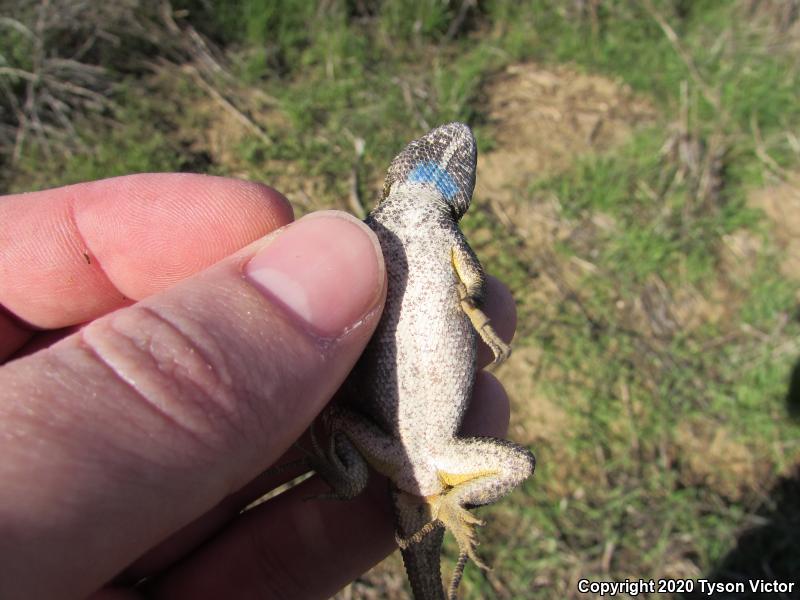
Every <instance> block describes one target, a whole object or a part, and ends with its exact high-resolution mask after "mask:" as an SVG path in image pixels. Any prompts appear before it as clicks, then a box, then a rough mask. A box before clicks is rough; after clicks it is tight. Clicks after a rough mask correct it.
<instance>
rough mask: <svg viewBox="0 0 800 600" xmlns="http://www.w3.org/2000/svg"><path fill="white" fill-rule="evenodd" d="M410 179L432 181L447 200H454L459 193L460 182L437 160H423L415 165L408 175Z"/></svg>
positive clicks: (422, 181) (421, 181) (424, 181)
mask: <svg viewBox="0 0 800 600" xmlns="http://www.w3.org/2000/svg"><path fill="white" fill-rule="evenodd" d="M408 180H409V181H415V182H417V183H432V184H433V185H434V186H436V189H437V190H439V192H440V193H441V194H442V196H444V198H445V200H452V199H453V196H455V195H456V194H457V193H458V184H457V183H456V182H455V180H453V177H452V176H451V175H450V173H448V172H447V171H445V170H444V169H443V168H441V167H440V166H439V165H437V164H436V163H435V162H430V161H427V162H423V163H420V164H418V165H417V166H416V167H414V170H413V171H411V173H409V175H408Z"/></svg>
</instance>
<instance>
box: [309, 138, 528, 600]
mask: <svg viewBox="0 0 800 600" xmlns="http://www.w3.org/2000/svg"><path fill="white" fill-rule="evenodd" d="M476 163H477V151H476V145H475V139H474V137H473V135H472V131H471V130H470V129H469V127H467V126H466V125H463V124H461V123H450V124H448V125H443V126H441V127H438V128H436V129H434V130H432V131H430V132H429V133H427V134H426V135H425V136H423V137H421V138H420V139H418V140H414V141H413V142H411V143H410V144H409V145H408V146H406V147H405V149H404V150H403V151H402V152H401V153H400V154H399V155H398V156H397V157H396V158H395V159H394V160H393V161H392V163H391V165H390V167H389V169H388V171H387V176H386V185H385V188H384V197H383V199H382V201H381V202H380V204H379V205H378V206H377V207H376V209H375V210H373V211H372V213H370V215H369V216H368V217H367V219H366V220H365V222H366V224H367V225H369V227H370V228H372V229H373V231H375V233H376V235H377V237H378V239H379V241H380V244H381V248H382V250H383V254H384V260H385V264H386V270H387V277H388V286H387V287H388V289H387V297H386V305H385V307H384V312H383V315H382V317H381V320H380V322H379V324H378V326H377V329H376V331H375V334H374V335H373V337H372V339H371V340H370V342H369V344H368V345H367V348H366V349H365V351H364V354H363V356H362V357H361V359H360V360H359V362H358V364H357V365H356V367H355V369H354V370H353V373H352V374H351V376H350V377H349V378H348V387H349V390H348V394H347V397H348V399H349V400H348V404H347V405H346V406H341V407H338V408H337V407H335V406H334V407H332V408H331V409H330V410H329V411H328V415H329V418H328V423H329V425H330V429H331V432H334V433H335V434H336V435H337V438H336V439H337V440H339V443H337V445H336V446H337V447H336V449H335V454H336V455H337V456H338V457H339V458H340V459H342V460H338V461H337V460H331V457H330V456H325V455H323V454H319V453H318V454H317V455H316V456H315V459H314V460H315V461H316V463H315V464H316V465H317V466H316V469H317V472H318V473H319V474H320V475H322V476H323V477H324V478H325V479H327V480H328V481H329V482H330V483H331V487H332V489H333V490H335V494H336V496H337V497H341V498H347V497H353V496H354V495H356V494H358V493H360V491H361V490H362V489H363V488H364V486H366V475H365V474H364V473H366V470H365V465H364V461H366V462H369V464H371V465H372V467H373V468H375V469H376V470H378V471H380V472H381V473H383V474H384V475H386V476H387V477H389V479H390V480H391V488H392V498H393V503H394V508H395V514H396V517H397V530H398V534H399V535H400V537H401V538H402V539H406V540H412V539H413V543H406V544H404V547H403V559H404V561H405V564H406V570H407V572H408V576H409V580H410V582H411V586H412V589H413V592H414V597H415V598H416V599H417V600H442V599H443V598H444V590H443V587H442V585H441V579H440V577H441V576H440V570H439V553H440V549H441V544H442V534H443V528H447V529H448V530H449V531H450V532H451V533H452V534H453V535H454V536H455V537H456V541H457V542H458V544H459V548H460V549H461V551H462V553H463V556H469V557H470V558H472V559H473V560H474V561H478V560H479V558H478V557H477V555H476V554H475V552H474V548H475V542H474V526H475V523H476V520H475V519H474V517H472V516H471V515H470V514H469V513H468V512H467V510H466V507H470V506H477V505H482V504H489V503H491V502H494V501H496V500H498V499H499V498H501V497H502V496H504V495H505V494H507V493H508V492H509V491H510V490H511V489H513V488H514V487H516V486H517V485H519V483H520V482H521V481H523V480H524V479H525V478H527V477H528V476H529V475H530V474H531V473H532V472H533V468H534V458H533V455H532V454H531V453H530V452H529V451H528V450H526V449H525V448H522V447H520V446H518V445H516V444H514V443H512V442H507V441H504V440H496V439H493V438H461V437H458V432H459V429H460V427H461V422H462V419H463V417H464V413H465V411H466V409H467V406H468V404H469V400H470V397H471V395H472V388H473V382H474V379H475V371H476V365H475V360H476V349H477V334H476V330H475V327H479V328H480V329H481V331H480V335H481V337H483V339H484V340H487V339H489V340H490V341H492V340H499V338H497V337H496V332H494V330H493V328H491V326H490V325H489V324H487V323H486V319H485V316H482V314H481V315H478V314H477V313H478V312H480V311H477V312H476V310H475V307H476V306H477V305H478V304H479V303H480V298H481V296H482V292H483V289H482V288H483V278H484V276H483V269H482V267H481V265H480V263H479V262H478V259H477V258H476V257H475V254H474V253H473V252H472V250H471V249H470V247H469V245H468V244H467V241H466V239H465V238H464V236H463V234H462V233H461V231H460V230H459V228H458V221H459V219H460V218H461V217H462V216H463V214H464V213H465V212H466V210H467V208H469V203H470V200H471V197H472V191H473V187H474V185H475V169H476ZM459 291H461V293H462V294H465V295H467V296H468V299H469V302H468V303H467V305H465V304H463V303H462V302H461V298H460V296H459ZM487 328H488V329H489V331H487ZM490 334H491V335H490ZM487 336H488V337H487ZM492 343H495V341H492ZM500 343H501V344H504V343H503V342H502V341H501V342H500ZM505 352H506V354H505V355H507V352H508V349H507V348H505ZM495 354H496V356H499V354H498V352H497V351H495ZM505 355H504V356H505ZM362 465H363V466H364V468H363V469H362V468H361V466H362ZM448 481H449V482H450V483H447V482H448ZM459 564H461V565H462V566H463V561H460V563H459Z"/></svg>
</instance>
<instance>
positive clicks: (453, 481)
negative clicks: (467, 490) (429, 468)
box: [436, 470, 497, 488]
mask: <svg viewBox="0 0 800 600" xmlns="http://www.w3.org/2000/svg"><path fill="white" fill-rule="evenodd" d="M436 474H437V475H438V477H439V481H441V482H442V485H444V486H446V487H449V488H454V487H458V486H459V485H461V484H463V483H466V482H467V481H472V480H473V479H478V478H479V477H485V476H487V475H497V471H490V470H485V471H473V472H472V473H448V472H447V471H437V472H436Z"/></svg>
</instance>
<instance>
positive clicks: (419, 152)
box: [383, 123, 478, 220]
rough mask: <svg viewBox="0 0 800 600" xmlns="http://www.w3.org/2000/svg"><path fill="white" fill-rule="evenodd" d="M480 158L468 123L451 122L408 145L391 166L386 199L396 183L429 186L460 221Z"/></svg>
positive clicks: (469, 197) (384, 193)
mask: <svg viewBox="0 0 800 600" xmlns="http://www.w3.org/2000/svg"><path fill="white" fill-rule="evenodd" d="M477 158H478V151H477V147H476V145H475V137H474V136H473V135H472V130H471V129H470V128H469V127H468V126H467V125H464V124H463V123H448V124H447V125H442V126H440V127H437V128H435V129H432V130H430V131H429V132H428V133H426V134H425V135H423V136H422V137H421V138H419V139H416V140H414V141H413V142H411V143H410V144H408V146H406V147H405V148H404V149H403V151H402V152H401V153H400V154H398V155H397V156H396V157H395V158H394V160H393V161H392V164H391V165H389V170H388V171H387V173H386V183H385V184H384V187H383V198H386V197H387V196H388V195H389V192H390V191H391V190H392V186H394V185H398V184H403V185H422V186H427V187H430V188H433V189H434V190H435V191H436V192H437V195H438V196H440V197H441V199H442V201H443V205H445V206H446V207H447V209H448V210H449V211H450V212H451V214H452V215H453V217H454V218H455V219H456V220H459V219H460V218H461V217H462V216H464V213H465V212H467V209H468V208H469V203H470V200H471V199H472V190H473V188H474V187H475V168H476V165H477Z"/></svg>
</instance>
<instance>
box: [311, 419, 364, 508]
mask: <svg viewBox="0 0 800 600" xmlns="http://www.w3.org/2000/svg"><path fill="white" fill-rule="evenodd" d="M326 420H327V419H326ZM309 439H310V441H311V450H310V451H308V457H307V460H308V463H309V465H310V466H311V468H312V469H314V471H315V472H316V473H317V475H319V476H320V477H321V478H322V479H323V480H324V481H325V483H327V484H328V485H329V486H330V487H331V491H330V492H328V493H326V494H319V495H317V496H314V497H313V499H323V500H350V499H352V498H355V497H356V496H358V495H359V494H360V493H361V492H362V491H363V490H364V488H365V487H366V486H367V481H368V480H369V468H368V467H367V461H366V460H365V459H364V457H363V456H361V453H360V452H359V451H358V450H357V449H356V447H355V446H354V445H353V443H352V442H351V441H350V440H349V439H348V438H347V436H346V435H345V434H344V433H343V432H342V431H338V430H337V429H335V428H332V429H331V431H330V434H329V438H328V443H327V445H325V446H323V445H322V444H320V442H319V440H318V439H317V436H316V433H315V432H314V427H313V424H312V426H311V428H310V429H309Z"/></svg>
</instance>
